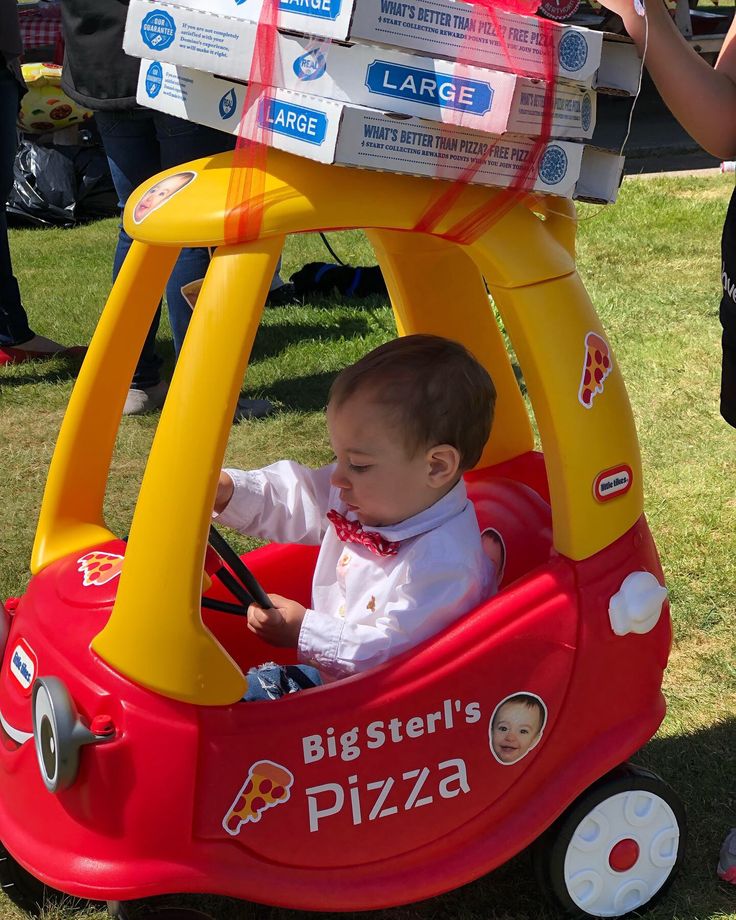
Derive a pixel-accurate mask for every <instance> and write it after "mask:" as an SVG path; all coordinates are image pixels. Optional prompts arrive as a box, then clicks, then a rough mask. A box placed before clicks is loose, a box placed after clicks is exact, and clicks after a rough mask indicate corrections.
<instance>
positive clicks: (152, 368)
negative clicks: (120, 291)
mask: <svg viewBox="0 0 736 920" xmlns="http://www.w3.org/2000/svg"><path fill="white" fill-rule="evenodd" d="M141 115H142V116H144V117H138V116H141ZM95 120H96V122H97V127H98V129H99V132H100V136H101V138H102V144H103V146H104V148H105V154H106V156H107V162H108V164H109V166H110V173H111V174H112V181H113V184H114V185H115V191H116V192H117V196H118V204H119V206H120V210H121V212H122V210H123V208H124V207H125V203H126V202H127V200H128V197H129V196H130V193H131V192H132V191H133V190H134V189H135V188H137V186H138V185H140V183H141V182H144V181H145V180H146V179H148V178H149V176H152V175H154V174H155V173H156V172H158V171H159V170H160V169H161V158H160V153H159V150H158V144H157V141H156V133H155V130H154V128H153V120H152V118H151V117H150V113H149V112H147V111H143V110H138V109H131V110H126V111H120V112H97V113H96V116H95ZM131 243H132V240H131V238H130V237H129V236H128V234H127V233H126V232H125V230H124V229H123V224H122V221H121V222H120V226H119V228H118V240H117V245H116V247H115V254H114V256H113V263H112V280H113V282H114V281H115V279H116V278H117V276H118V273H119V271H120V269H121V267H122V264H123V262H124V261H125V257H126V255H127V254H128V250H129V249H130V246H131ZM160 319H161V305H160V304H159V307H158V309H157V310H156V315H155V316H154V319H153V322H152V323H151V327H150V329H149V330H148V335H147V336H146V341H145V342H144V345H143V349H142V351H141V356H140V358H139V359H138V365H137V366H136V369H135V372H134V373H133V380H132V383H131V386H132V387H133V388H134V389H141V390H142V389H146V388H148V387H152V386H155V385H156V384H157V383H159V381H160V380H161V375H160V369H161V358H160V357H159V355H158V354H157V352H156V333H157V332H158V325H159V322H160Z"/></svg>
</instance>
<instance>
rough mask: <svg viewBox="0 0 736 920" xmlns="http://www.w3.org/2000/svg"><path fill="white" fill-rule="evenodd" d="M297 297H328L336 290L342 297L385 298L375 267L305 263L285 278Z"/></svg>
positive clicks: (376, 267) (386, 294) (379, 276)
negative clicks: (376, 295) (372, 296)
mask: <svg viewBox="0 0 736 920" xmlns="http://www.w3.org/2000/svg"><path fill="white" fill-rule="evenodd" d="M289 280H290V281H291V282H292V284H293V285H294V288H295V291H296V294H297V295H298V296H300V297H304V296H307V295H309V294H331V293H332V291H333V290H335V289H337V290H338V291H339V292H340V294H342V295H343V296H344V297H369V296H370V295H371V294H379V295H380V296H382V297H388V291H387V289H386V282H385V281H384V280H383V275H382V274H381V269H380V268H379V267H378V266H377V265H370V266H357V267H356V266H353V265H335V264H334V263H331V262H309V263H308V264H307V265H305V266H304V268H300V269H299V271H297V272H294V274H293V275H292V276H291V278H290V279H289Z"/></svg>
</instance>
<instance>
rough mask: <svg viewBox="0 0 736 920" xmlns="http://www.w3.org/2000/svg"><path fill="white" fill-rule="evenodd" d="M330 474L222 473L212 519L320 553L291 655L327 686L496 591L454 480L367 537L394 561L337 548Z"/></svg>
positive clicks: (349, 546)
mask: <svg viewBox="0 0 736 920" xmlns="http://www.w3.org/2000/svg"><path fill="white" fill-rule="evenodd" d="M333 469H334V466H326V467H322V468H321V469H317V470H313V469H309V468H307V467H304V466H300V465H299V464H297V463H293V462H292V461H289V460H281V461H279V462H278V463H274V464H272V465H271V466H268V467H265V468H264V469H262V470H249V471H245V470H227V471H226V472H227V473H228V474H229V475H230V477H231V478H232V480H233V483H234V487H235V488H234V491H233V495H232V498H231V499H230V501H229V503H228V505H227V507H226V508H225V509H224V511H222V512H221V513H220V515H219V516H218V518H217V520H218V523H221V524H225V525H226V526H228V527H232V528H234V529H235V530H239V531H240V532H241V533H247V534H250V535H251V536H255V537H261V538H263V539H266V540H274V541H276V542H279V543H306V544H321V547H320V551H319V556H318V558H317V565H316V567H315V570H314V578H313V581H312V607H311V608H309V609H308V610H307V612H306V614H305V616H304V620H303V622H302V626H301V631H300V633H299V642H298V653H299V658H300V660H301V661H303V662H307V663H309V664H313V665H315V666H316V667H317V668H319V670H320V672H321V673H322V674H323V675H324V676H325V678H326V679H327V680H330V679H335V678H339V677H347V676H348V675H350V674H355V673H357V672H360V671H365V670H367V669H368V668H371V667H374V666H375V665H378V664H380V663H382V662H384V661H386V660H388V659H389V658H392V657H394V656H395V655H398V654H400V653H401V652H403V651H405V650H406V649H409V648H411V647H412V646H414V645H418V644H419V643H420V642H422V641H423V640H424V639H426V638H428V637H429V636H432V635H434V634H435V633H438V632H439V631H440V630H442V629H444V628H445V627H446V626H447V625H448V624H450V623H452V622H453V621H454V620H456V619H458V617H461V616H462V615H463V614H464V613H467V612H468V611H470V610H472V608H473V607H475V606H476V605H477V604H478V603H479V602H480V601H481V600H483V599H484V598H487V597H490V596H491V595H492V594H495V593H496V591H497V590H498V585H497V577H496V572H495V566H494V565H493V563H492V562H491V561H490V560H489V559H488V558H487V557H486V556H485V555H484V553H483V549H482V546H481V540H480V531H479V529H478V521H477V519H476V516H475V511H474V509H473V506H472V504H471V503H470V501H469V500H468V497H467V493H466V491H465V483H464V482H463V481H462V480H460V482H458V483H457V485H455V486H454V487H453V488H452V489H451V491H450V492H448V493H447V495H445V496H444V497H443V498H441V499H440V500H439V501H437V502H435V503H434V504H433V505H431V506H430V507H429V508H426V509H425V510H424V511H421V512H420V513H419V514H416V515H414V516H413V517H411V518H407V520H405V521H401V522H400V523H398V524H392V525H390V526H388V527H370V528H368V527H367V528H366V530H371V531H374V532H376V533H378V534H380V535H381V536H382V537H383V538H384V539H386V540H390V541H392V542H398V543H400V546H399V547H398V552H397V553H396V555H392V556H378V555H376V554H375V553H373V552H371V550H370V549H368V548H367V547H365V546H362V545H360V544H356V543H342V542H341V541H340V539H339V538H338V536H337V533H336V532H335V528H334V527H333V526H332V524H331V523H330V522H329V521H328V520H327V518H326V514H327V512H328V511H329V510H330V509H335V510H336V511H338V512H340V514H343V515H345V517H347V518H348V519H349V520H355V515H354V514H353V513H351V512H348V510H347V507H346V505H345V503H344V502H342V501H341V500H340V494H339V490H338V489H336V488H334V487H332V486H331V485H330V476H331V474H332V471H333Z"/></svg>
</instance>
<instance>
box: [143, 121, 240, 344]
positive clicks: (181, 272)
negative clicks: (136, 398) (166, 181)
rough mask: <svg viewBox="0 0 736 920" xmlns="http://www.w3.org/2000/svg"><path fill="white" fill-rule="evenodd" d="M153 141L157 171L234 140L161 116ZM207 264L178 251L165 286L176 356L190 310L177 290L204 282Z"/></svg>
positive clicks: (201, 253) (193, 253) (206, 257)
mask: <svg viewBox="0 0 736 920" xmlns="http://www.w3.org/2000/svg"><path fill="white" fill-rule="evenodd" d="M153 120H154V126H155V130H156V137H157V139H158V144H159V148H160V150H161V169H169V167H171V166H179V165H180V164H182V163H187V162H189V160H198V159H199V158H200V157H206V156H212V155H213V154H215V153H224V152H225V151H226V150H232V148H233V147H234V146H235V138H234V137H232V136H231V135H230V134H225V133H223V132H222V131H215V129H214V128H206V127H203V126H202V125H195V124H193V123H192V122H190V121H183V120H182V119H181V118H174V117H173V116H172V115H165V114H163V113H162V112H154V113H153ZM209 263H210V252H209V250H208V249H182V251H181V255H180V256H179V258H178V259H177V262H176V265H175V266H174V269H173V271H172V272H171V277H170V278H169V282H168V284H167V285H166V303H167V306H168V308H169V323H170V324H171V334H172V336H173V339H174V350H175V351H176V354H177V355H178V354H179V352H180V351H181V346H182V343H183V342H184V336H185V335H186V331H187V328H188V327H189V321H190V319H191V318H192V310H191V307H190V306H189V304H188V303H187V301H186V299H185V298H184V296H183V295H182V293H181V289H182V288H183V287H185V286H186V285H187V284H190V283H191V282H192V281H198V280H199V279H200V278H204V276H205V274H206V272H207V266H208V265H209Z"/></svg>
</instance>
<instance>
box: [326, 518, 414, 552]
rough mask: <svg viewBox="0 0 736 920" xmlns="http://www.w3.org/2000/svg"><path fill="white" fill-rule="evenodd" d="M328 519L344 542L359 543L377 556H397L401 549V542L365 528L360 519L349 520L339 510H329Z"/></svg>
mask: <svg viewBox="0 0 736 920" xmlns="http://www.w3.org/2000/svg"><path fill="white" fill-rule="evenodd" d="M327 520H328V521H330V523H331V524H332V525H333V526H334V528H335V533H336V534H337V536H338V539H339V540H341V541H342V542H343V543H358V544H360V545H361V546H365V547H367V548H368V549H369V550H370V551H371V552H372V553H374V554H375V555H376V556H395V555H396V554H397V553H398V551H399V546H400V545H401V544H400V543H392V542H391V540H386V539H385V538H384V537H382V536H381V535H380V533H376V531H375V530H364V529H363V525H362V524H361V523H360V521H349V520H348V519H347V518H346V517H345V516H344V515H342V514H340V512H339V511H334V510H333V511H328V512H327Z"/></svg>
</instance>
